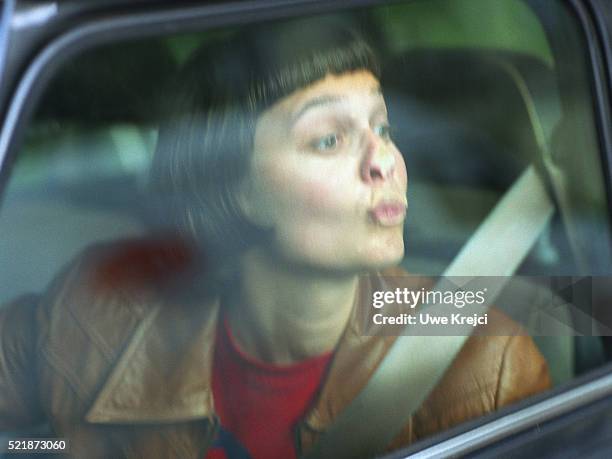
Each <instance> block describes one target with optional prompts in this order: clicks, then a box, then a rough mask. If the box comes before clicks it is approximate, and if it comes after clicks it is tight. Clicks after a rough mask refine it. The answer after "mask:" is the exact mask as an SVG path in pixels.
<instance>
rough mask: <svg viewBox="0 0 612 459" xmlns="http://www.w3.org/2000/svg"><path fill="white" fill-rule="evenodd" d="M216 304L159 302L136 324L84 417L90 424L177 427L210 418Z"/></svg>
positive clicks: (214, 302)
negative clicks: (135, 424)
mask: <svg viewBox="0 0 612 459" xmlns="http://www.w3.org/2000/svg"><path fill="white" fill-rule="evenodd" d="M217 314H218V301H213V302H212V303H211V304H202V303H200V304H192V303H191V302H190V303H187V304H185V303H181V302H178V301H177V302H171V301H164V302H163V303H161V304H158V305H156V306H155V307H152V308H151V310H150V312H149V313H148V314H147V315H146V316H145V317H144V319H143V320H142V321H141V322H140V323H139V324H138V326H137V327H136V329H135V331H134V333H133V334H132V337H131V339H130V341H129V343H128V345H127V346H126V348H125V350H124V351H123V353H122V355H121V357H120V358H119V360H118V362H117V363H116V364H115V366H114V368H113V369H112V371H111V373H110V376H109V377H108V379H107V380H106V382H105V383H104V385H103V387H102V389H101V390H100V391H99V393H98V395H97V397H96V399H95V401H94V402H93V404H92V405H91V408H90V409H89V411H88V412H87V414H86V420H87V421H88V422H93V423H142V422H147V423H150V422H161V423H169V422H177V421H186V420H192V419H198V418H205V417H211V416H212V415H213V400H212V389H211V387H210V381H211V375H212V359H213V346H212V345H211V344H212V343H214V339H215V329H216V323H217Z"/></svg>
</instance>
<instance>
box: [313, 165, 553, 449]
mask: <svg viewBox="0 0 612 459" xmlns="http://www.w3.org/2000/svg"><path fill="white" fill-rule="evenodd" d="M553 212H554V206H553V204H552V202H551V200H550V198H549V196H548V194H547V192H546V189H545V187H544V185H543V183H542V180H541V179H540V177H539V176H538V174H537V172H536V170H535V168H534V167H533V166H530V167H528V168H527V169H526V170H525V171H524V172H523V173H522V174H521V176H520V177H519V178H518V179H517V180H516V181H515V183H514V184H513V185H512V186H511V188H510V189H509V190H508V192H507V193H506V194H505V195H504V196H503V197H502V199H501V200H500V201H499V202H498V204H497V205H496V206H495V208H494V209H493V210H492V211H491V213H490V214H489V215H488V216H487V218H486V219H485V221H484V222H483V223H482V224H481V225H480V227H479V228H478V230H477V231H476V232H475V233H474V235H472V237H471V238H470V239H469V241H468V242H467V243H466V244H465V246H464V247H463V248H462V249H461V251H460V252H459V254H458V255H457V256H456V257H455V259H454V260H453V262H452V263H451V265H450V266H449V267H448V268H447V269H446V271H445V272H444V274H443V276H444V277H443V278H442V280H441V281H440V282H439V283H438V284H437V285H436V287H434V290H436V289H438V290H441V289H442V288H441V286H440V284H441V283H442V282H443V281H444V279H451V280H453V278H456V277H457V276H497V278H496V279H498V280H497V281H492V280H491V278H489V279H484V278H479V277H471V278H467V277H461V278H460V279H454V285H456V286H457V288H461V287H465V286H466V285H467V284H469V285H470V288H473V287H474V286H477V285H478V284H479V282H485V283H484V284H483V285H486V287H487V289H488V290H487V295H486V296H485V302H484V303H483V304H482V305H479V306H478V310H476V309H473V310H471V311H470V312H475V313H479V314H483V313H485V312H486V311H487V309H488V308H489V306H490V305H491V303H492V302H493V301H494V300H495V298H496V297H497V295H498V294H499V293H500V291H501V290H502V289H503V287H504V285H505V284H506V283H507V281H508V279H509V278H510V276H512V275H513V274H514V272H515V271H516V269H517V268H518V266H519V265H520V263H521V262H522V261H523V259H524V258H525V256H526V255H527V253H528V252H529V251H530V249H531V247H532V246H533V244H534V243H535V241H536V240H537V238H538V236H539V235H540V233H541V232H542V230H543V229H544V228H545V227H546V225H547V224H548V222H549V220H550V218H551V217H552V215H553ZM444 284H446V285H447V284H448V282H444ZM460 284H461V285H460ZM444 290H446V291H447V290H448V287H447V286H445V287H444ZM454 309H455V308H454V305H452V304H436V305H431V306H425V307H423V309H422V311H429V312H431V313H432V314H438V315H446V314H450V313H451V312H452V311H453V310H454ZM455 312H456V310H455ZM473 328H474V327H472V326H471V325H467V324H466V325H465V328H464V329H462V330H461V336H425V334H426V333H427V325H420V324H417V325H409V326H408V328H407V329H406V335H404V336H400V337H398V338H397V340H396V341H395V343H394V344H393V346H392V347H391V349H390V350H389V352H388V353H387V355H386V356H385V358H384V359H383V361H382V362H381V364H380V365H379V367H378V368H377V370H376V371H375V373H374V374H373V375H372V377H371V378H370V380H369V381H368V383H367V385H366V387H365V388H364V389H363V390H362V391H361V393H360V394H359V395H358V396H357V397H356V398H355V399H354V400H353V401H352V402H351V403H350V404H349V406H348V407H347V408H346V409H345V410H344V411H343V412H342V413H340V415H339V416H338V417H337V418H336V419H335V420H334V423H333V424H332V425H331V427H330V428H329V429H328V430H327V431H326V432H324V433H323V434H322V435H321V437H320V438H319V440H318V442H317V443H316V444H315V445H314V446H313V448H312V449H311V450H310V451H308V452H307V454H305V455H303V456H302V459H322V458H326V459H327V458H330V459H331V458H333V459H343V458H347V459H348V458H351V459H353V458H362V457H364V458H369V457H373V456H375V455H376V454H380V453H381V452H383V451H384V449H385V447H386V446H388V445H389V444H390V443H391V441H392V440H393V439H394V438H395V436H396V435H397V434H398V433H399V431H400V430H401V429H402V427H403V426H405V425H406V423H407V422H408V420H409V418H410V416H411V415H412V414H413V413H415V412H416V411H417V409H418V408H419V407H420V406H421V405H422V403H423V402H424V401H425V399H426V398H427V396H428V395H429V394H430V393H431V391H432V390H433V389H434V387H435V386H436V385H437V384H438V381H440V379H441V378H442V376H443V375H444V373H445V372H446V370H447V369H448V367H449V366H450V365H451V363H452V362H453V360H454V359H455V356H456V355H457V353H458V352H459V350H460V349H461V347H462V346H463V344H464V343H465V341H466V340H467V338H468V337H469V335H470V332H471V331H472V330H473Z"/></svg>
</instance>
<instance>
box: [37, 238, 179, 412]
mask: <svg viewBox="0 0 612 459" xmlns="http://www.w3.org/2000/svg"><path fill="white" fill-rule="evenodd" d="M183 250H184V249H183V248H182V247H179V246H178V245H173V244H170V243H168V242H167V241H156V240H135V239H134V240H122V241H117V242H111V243H104V244H97V245H95V246H91V247H89V248H87V249H86V250H85V251H84V252H82V253H81V254H80V255H79V256H77V257H76V258H75V259H73V260H72V261H71V262H70V263H69V264H68V265H67V266H66V267H65V268H64V269H63V270H62V272H61V273H60V274H58V275H57V276H56V278H55V280H54V281H53V283H52V284H51V286H50V287H49V288H48V289H47V291H46V293H45V295H44V296H43V299H42V301H41V303H40V309H39V311H38V323H39V324H40V327H39V329H40V341H41V343H40V348H41V375H40V377H41V378H42V385H41V387H44V388H45V390H46V391H49V392H50V393H70V394H71V395H70V396H66V397H65V398H63V399H64V400H65V401H66V402H67V403H68V402H70V403H69V404H71V405H72V404H74V406H73V407H72V408H73V409H77V408H76V405H79V404H82V403H84V404H87V403H88V402H89V401H91V398H92V396H93V394H94V393H95V391H96V390H97V389H98V388H99V385H100V382H101V381H102V380H103V379H104V378H105V377H106V376H107V375H108V372H109V371H110V369H111V368H112V366H113V365H114V363H115V362H116V361H117V360H118V358H119V356H120V355H121V353H122V352H123V350H124V349H125V347H126V345H127V343H128V342H129V340H130V339H131V338H132V336H133V335H134V333H135V331H136V330H137V328H138V326H139V324H141V323H142V322H143V320H145V319H146V318H147V317H148V316H149V315H152V314H156V311H157V310H158V309H159V307H160V306H161V305H162V304H163V302H164V301H163V288H164V286H165V283H166V281H165V279H168V278H169V277H172V276H171V274H173V273H174V274H176V273H178V272H180V271H182V270H183V269H186V267H185V263H186V260H185V257H186V255H185V254H184V253H183V252H182V251H183ZM66 391H68V392H66ZM71 411H72V409H71V408H70V407H68V406H64V407H62V412H66V413H67V412H71Z"/></svg>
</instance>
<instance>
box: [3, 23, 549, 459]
mask: <svg viewBox="0 0 612 459" xmlns="http://www.w3.org/2000/svg"><path fill="white" fill-rule="evenodd" d="M178 87H179V88H180V93H179V94H178V95H176V96H174V101H173V103H174V106H175V108H174V110H173V111H172V114H171V116H169V117H168V120H167V122H166V123H165V128H164V129H163V131H162V133H161V137H160V141H159V146H158V151H157V154H156V158H155V164H154V171H153V172H154V173H153V181H154V184H155V186H156V189H157V191H158V193H159V195H160V196H162V197H163V199H169V203H167V202H166V204H170V205H168V206H164V209H168V212H169V214H171V215H172V218H171V219H172V220H173V221H174V222H175V223H176V225H177V228H178V229H179V232H180V234H181V236H182V237H181V239H180V242H178V243H177V242H173V241H169V240H168V239H163V240H159V239H158V240H156V241H153V242H148V241H145V242H139V243H137V244H135V243H134V242H128V243H115V244H111V245H108V246H105V247H97V248H92V249H91V250H89V251H88V253H86V254H85V255H83V256H82V257H80V258H79V259H78V260H76V261H75V262H74V263H73V264H72V265H71V267H69V268H68V269H67V271H66V272H65V273H64V274H62V275H61V276H59V277H58V280H57V281H56V282H55V284H54V286H53V287H52V288H51V289H50V290H49V292H47V294H46V296H45V298H44V299H43V300H42V301H40V302H39V304H34V303H31V305H30V306H24V305H21V306H20V307H13V308H8V309H6V310H2V312H1V313H0V314H2V315H1V316H0V326H1V327H3V346H2V359H1V361H2V362H3V364H2V366H0V388H2V389H3V391H2V394H3V395H0V427H4V428H6V427H7V426H9V425H10V426H11V427H12V428H16V427H19V426H25V425H28V424H32V423H34V422H38V421H41V420H44V419H47V420H49V421H50V423H51V426H52V428H53V430H54V431H55V432H56V435H58V436H62V437H68V438H69V439H70V440H71V449H72V451H71V452H72V454H73V455H75V456H76V457H147V458H157V457H181V458H192V457H193V458H202V457H206V458H208V459H212V458H222V457H228V458H246V457H253V458H290V457H297V456H298V455H300V454H301V453H303V452H304V451H307V450H308V448H310V447H311V446H312V444H313V443H314V442H315V441H316V439H317V437H318V435H319V434H320V433H321V432H323V431H325V429H326V428H327V427H328V426H329V425H330V424H331V423H332V422H333V420H334V418H335V417H336V416H337V414H338V413H339V412H341V411H342V409H343V408H344V407H346V406H347V405H348V404H349V403H350V401H351V400H352V399H353V398H354V397H355V396H356V395H357V394H358V393H359V391H360V390H361V389H362V388H363V387H364V386H365V384H366V383H367V381H368V378H369V377H370V376H371V375H372V373H373V372H374V370H375V369H376V366H377V365H378V363H379V362H380V361H381V360H382V359H383V358H384V356H385V354H386V352H387V350H388V349H389V347H390V345H391V344H392V342H393V339H392V338H390V337H380V336H367V335H368V333H367V332H368V330H366V329H365V328H364V323H363V322H362V321H360V320H359V318H360V317H361V316H362V313H363V311H364V310H367V309H369V308H371V304H370V303H369V300H370V298H371V296H369V295H368V294H367V292H369V291H371V290H373V289H381V288H383V283H382V282H383V281H382V280H381V279H382V277H381V275H380V273H382V274H387V273H394V274H397V273H398V272H400V271H398V270H391V271H388V270H386V269H388V268H390V267H393V266H394V265H396V264H397V263H398V262H399V261H400V260H401V259H402V257H403V253H404V245H403V222H404V218H405V215H406V205H407V203H406V198H405V196H406V187H407V173H406V166H405V164H404V160H403V157H402V155H401V154H400V152H399V151H398V149H397V148H396V146H395V145H394V143H393V141H392V140H391V138H390V136H389V122H388V120H387V113H386V108H385V102H384V99H383V96H382V92H381V87H380V84H379V68H378V64H377V61H376V58H375V56H374V54H373V52H372V51H371V49H370V47H369V46H368V45H367V44H366V43H365V42H364V41H363V40H362V39H360V38H359V37H357V36H356V35H355V34H354V33H353V32H351V31H350V29H347V28H345V27H343V26H342V25H340V24H338V23H337V22H322V21H316V20H314V21H313V20H309V21H306V22H303V23H295V22H294V23H285V24H283V25H280V26H269V25H268V26H265V27H259V28H250V29H248V30H245V31H243V32H241V33H240V34H239V35H237V36H236V37H235V38H234V39H232V40H229V41H223V42H211V43H209V44H208V45H207V46H206V47H204V48H202V49H201V50H199V51H198V52H196V53H195V55H194V56H193V57H192V58H191V59H190V61H189V62H188V63H187V64H186V66H185V70H184V72H183V74H182V75H181V79H180V83H179V84H178ZM9 323H10V324H11V327H12V329H17V328H16V327H13V324H17V323H19V326H20V327H21V328H20V329H19V333H11V330H9V329H8V328H7V324H9ZM487 327H489V328H490V330H489V331H488V333H486V334H487V335H492V336H488V337H480V338H470V339H469V340H468V342H467V344H466V345H465V346H464V348H463V350H462V351H461V353H460V354H459V356H458V357H457V359H456V360H455V362H454V364H453V365H452V366H451V368H450V369H449V371H448V373H447V374H446V376H445V377H444V379H443V380H442V381H441V382H440V383H439V385H438V386H437V387H436V389H435V390H434V392H433V393H432V394H431V396H430V397H429V399H428V400H427V401H426V402H425V404H424V405H423V407H422V408H421V409H420V410H419V412H417V413H416V414H415V415H414V416H413V417H412V418H411V419H410V420H409V421H408V422H407V424H406V426H405V427H404V428H403V429H402V431H401V432H400V433H399V434H398V436H397V438H396V440H395V441H394V442H393V444H392V445H389V447H390V448H395V447H399V446H401V445H407V444H409V443H411V442H413V441H414V440H416V439H417V438H419V437H423V436H426V435H430V434H432V433H434V432H436V431H439V430H442V429H445V428H448V427H450V426H452V425H455V424H457V423H459V422H462V421H465V420H467V419H470V418H473V417H476V416H480V415H483V414H485V413H487V412H489V411H491V410H493V409H496V408H498V407H500V406H503V405H505V404H508V403H511V402H513V401H515V400H518V399H520V398H522V397H525V396H528V395H531V394H533V393H536V392H538V391H541V390H543V389H545V388H546V387H547V386H548V384H549V382H548V375H547V370H546V364H545V362H544V361H543V359H542V357H541V356H540V354H539V353H538V351H537V350H536V348H535V346H534V345H533V343H532V342H531V340H530V339H529V338H528V337H526V336H519V335H518V333H517V330H518V326H517V325H516V324H514V323H513V322H511V321H510V320H509V319H507V318H505V317H504V316H502V315H501V314H499V313H494V312H493V313H492V314H491V317H490V320H489V325H487ZM511 335H514V336H511ZM7 362H8V363H7ZM29 362H36V363H35V364H33V365H30V364H29ZM32 381H37V382H38V385H35V384H32ZM4 389H6V390H4ZM5 394H6V395H5Z"/></svg>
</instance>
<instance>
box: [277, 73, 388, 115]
mask: <svg viewBox="0 0 612 459" xmlns="http://www.w3.org/2000/svg"><path fill="white" fill-rule="evenodd" d="M352 95H359V96H362V95H371V96H373V97H374V96H376V97H377V96H379V95H380V83H379V81H378V79H377V78H376V77H375V76H374V75H373V74H372V73H371V72H369V71H367V70H357V71H354V72H347V73H342V74H340V75H333V74H328V75H327V76H325V78H323V79H321V80H318V81H316V82H314V83H313V84H311V85H309V86H306V87H305V88H301V89H298V90H297V91H295V92H293V93H292V94H290V95H289V96H287V97H285V98H284V99H282V100H281V101H280V102H279V103H278V104H276V106H275V107H273V109H280V110H281V111H282V112H285V113H286V114H294V113H296V112H297V111H299V110H300V108H301V107H303V106H305V105H306V104H308V102H309V101H312V100H314V99H317V98H319V97H322V96H333V97H340V98H345V97H350V96H352Z"/></svg>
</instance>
